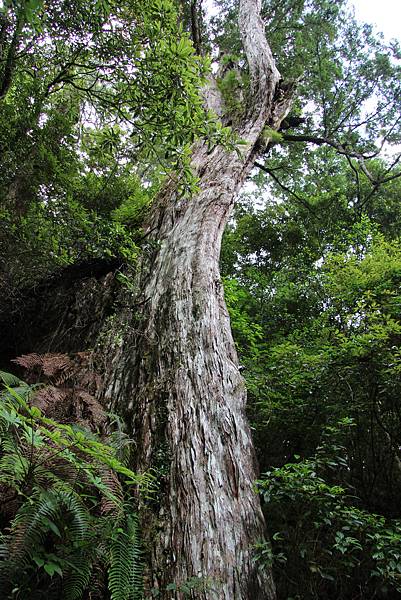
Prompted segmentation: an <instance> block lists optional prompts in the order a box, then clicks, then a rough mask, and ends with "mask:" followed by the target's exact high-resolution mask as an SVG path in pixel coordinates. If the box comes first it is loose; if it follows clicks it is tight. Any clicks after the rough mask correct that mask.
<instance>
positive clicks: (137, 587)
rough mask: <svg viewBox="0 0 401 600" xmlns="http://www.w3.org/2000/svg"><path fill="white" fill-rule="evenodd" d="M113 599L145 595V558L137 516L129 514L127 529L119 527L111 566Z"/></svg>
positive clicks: (135, 598) (134, 598) (130, 598)
mask: <svg viewBox="0 0 401 600" xmlns="http://www.w3.org/2000/svg"><path fill="white" fill-rule="evenodd" d="M108 575H109V590H110V592H111V600H140V599H141V598H142V596H143V559H142V548H141V544H140V539H139V527H138V521H137V518H136V517H134V516H127V518H126V527H125V531H124V529H122V528H117V530H116V531H115V533H114V535H113V541H112V544H111V555H110V567H109V573H108Z"/></svg>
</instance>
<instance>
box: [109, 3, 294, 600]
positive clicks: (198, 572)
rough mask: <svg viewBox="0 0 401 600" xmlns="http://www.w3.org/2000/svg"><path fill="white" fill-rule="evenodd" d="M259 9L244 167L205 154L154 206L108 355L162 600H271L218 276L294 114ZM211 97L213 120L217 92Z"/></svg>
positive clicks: (247, 33) (245, 27)
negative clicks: (262, 156) (234, 214)
mask: <svg viewBox="0 0 401 600" xmlns="http://www.w3.org/2000/svg"><path fill="white" fill-rule="evenodd" d="M258 4H259V3H258V2H255V1H243V2H242V3H241V14H240V24H241V32H242V37H243V42H244V47H245V50H246V52H247V55H248V62H249V66H250V73H251V77H252V82H253V83H252V85H253V89H252V94H253V100H254V102H253V104H252V107H251V108H250V110H249V111H248V114H247V117H246V118H245V119H244V123H243V126H242V128H241V131H240V136H241V138H242V139H243V140H244V141H245V142H246V145H245V146H242V147H243V148H245V149H244V150H243V152H242V156H239V155H238V154H237V153H235V152H228V151H226V150H224V149H223V148H221V147H218V148H215V149H214V150H213V151H212V152H211V153H208V152H207V149H206V147H205V146H204V145H201V144H200V145H199V146H198V147H197V148H196V150H195V151H194V157H193V166H194V170H196V172H197V174H198V176H199V178H200V183H199V185H200V190H201V191H200V192H199V193H198V194H197V195H195V196H194V197H192V198H191V199H182V198H181V199H180V198H179V197H178V196H177V193H176V186H175V185H174V183H173V182H172V181H171V182H170V183H169V184H168V185H167V186H166V187H165V189H164V191H163V192H162V193H161V194H160V196H159V198H158V199H157V201H156V203H155V207H154V210H153V214H152V218H151V221H150V223H149V226H148V236H149V241H150V244H149V251H148V253H147V255H146V256H144V257H143V260H142V263H141V266H140V274H139V277H138V286H139V289H140V294H139V295H138V297H137V298H136V299H135V303H134V305H133V307H132V310H131V312H130V314H129V316H128V317H127V316H125V330H124V333H123V335H122V338H121V339H120V342H119V344H118V348H116V347H115V345H116V344H115V342H114V346H113V348H112V349H110V348H109V350H108V354H109V355H111V356H112V360H111V362H110V364H109V368H108V375H107V389H106V393H105V394H106V398H107V399H108V401H109V403H110V405H111V408H112V409H113V410H114V411H116V412H118V413H120V414H122V415H124V416H125V419H126V421H127V423H128V424H129V426H130V431H131V433H132V435H133V437H134V439H135V443H136V465H135V467H136V468H137V469H139V470H145V469H148V468H150V467H152V468H154V469H156V472H157V474H158V477H159V479H161V480H162V486H161V491H160V494H159V495H158V499H157V502H153V503H150V504H149V505H148V507H147V509H146V510H147V515H148V522H147V538H148V544H150V545H151V567H150V577H149V583H148V588H149V589H151V588H152V587H155V588H157V589H158V590H160V596H159V597H160V598H163V599H164V598H172V597H174V598H180V599H181V598H184V595H183V593H182V592H180V591H179V589H178V590H177V591H176V592H173V594H172V592H171V591H170V592H168V593H167V592H166V591H165V588H166V585H167V584H169V583H175V584H176V585H177V587H178V588H179V587H180V586H181V585H182V584H184V583H185V582H186V581H188V580H191V579H192V578H194V577H199V578H202V579H203V581H204V583H206V587H208V585H209V586H210V587H209V589H207V590H201V589H198V590H196V591H194V592H193V595H192V596H191V597H193V598H199V599H202V600H211V599H213V598H216V599H221V600H223V599H224V600H262V599H264V600H271V599H273V598H274V597H275V592H274V585H273V582H272V578H271V575H270V573H268V572H266V571H259V570H258V569H257V568H256V566H255V562H254V560H253V557H252V554H253V546H254V544H255V543H256V542H257V541H259V540H261V539H263V536H264V521H263V516H262V512H261V509H260V504H259V500H258V497H257V496H256V494H255V492H254V489H253V482H254V479H255V476H256V472H255V464H254V452H253V447H252V439H251V433H250V430H249V426H248V424H247V421H246V417H245V414H244V411H245V401H246V392H245V386H244V382H243V379H242V377H241V375H240V373H239V371H238V361H237V355H236V352H235V348H234V344H233V339H232V335H231V331H230V324H229V318H228V314H227V310H226V307H225V304H224V298H223V291H222V286H221V281H220V275H219V267H218V263H219V254H220V244H221V238H222V234H223V230H224V227H225V224H226V222H227V219H228V216H229V213H230V209H231V207H232V206H233V203H234V200H235V197H236V194H237V192H238V190H239V188H240V186H241V184H242V183H243V181H244V178H245V177H246V176H247V175H248V173H249V171H250V169H251V168H252V164H253V160H254V157H255V153H256V152H257V148H258V144H259V143H260V138H261V134H262V131H263V129H264V128H265V126H266V125H269V126H270V127H277V126H278V124H279V123H280V121H281V119H282V118H284V116H285V114H286V113H287V112H288V106H289V100H288V98H286V99H285V101H284V99H283V97H280V94H277V91H278V84H279V77H280V76H279V73H278V72H277V70H276V69H275V66H274V62H273V58H272V56H271V52H270V48H269V47H268V45H267V43H266V40H265V38H264V32H263V26H262V23H261V21H260V18H259V13H258ZM251 38H252V39H251ZM255 46H256V48H255ZM209 97H212V98H213V102H214V105H215V107H217V108H218V100H217V104H216V98H217V97H216V89H214V93H213V94H209ZM278 98H279V100H278ZM114 337H118V336H114ZM111 352H112V354H110V353H111Z"/></svg>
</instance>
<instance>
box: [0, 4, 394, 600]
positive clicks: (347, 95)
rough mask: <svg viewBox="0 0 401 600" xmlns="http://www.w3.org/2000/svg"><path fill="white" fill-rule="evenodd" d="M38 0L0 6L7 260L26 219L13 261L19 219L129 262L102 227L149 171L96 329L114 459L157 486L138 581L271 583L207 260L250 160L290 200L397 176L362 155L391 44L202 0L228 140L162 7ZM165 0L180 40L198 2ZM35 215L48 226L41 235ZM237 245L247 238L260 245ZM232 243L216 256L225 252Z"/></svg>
mask: <svg viewBox="0 0 401 600" xmlns="http://www.w3.org/2000/svg"><path fill="white" fill-rule="evenodd" d="M41 4H42V3H40V2H34V1H32V2H29V3H11V2H8V3H6V7H7V10H6V12H5V17H4V18H3V19H2V22H1V32H2V33H1V35H2V38H1V39H2V47H1V51H2V70H1V72H0V75H1V77H2V84H1V90H2V91H1V94H2V98H1V100H0V102H1V103H2V104H1V105H0V109H1V115H0V116H1V123H0V124H1V127H2V148H1V150H2V155H1V160H2V166H3V172H4V174H5V175H4V181H3V182H2V186H1V195H2V196H1V197H2V200H3V205H4V206H5V210H4V215H5V216H6V217H7V219H5V222H6V223H7V225H8V227H9V229H8V230H7V232H6V233H5V234H4V233H3V239H4V245H5V247H6V248H8V256H11V255H12V250H13V246H12V244H11V245H10V243H9V240H10V239H11V240H16V239H18V233H19V229H18V223H20V224H23V225H24V229H23V231H24V232H28V233H29V234H30V238H29V243H30V244H31V246H29V244H26V246H25V245H24V244H22V249H23V254H24V259H23V260H27V259H26V255H27V254H29V251H28V252H27V251H26V247H28V248H30V247H32V244H33V242H32V240H33V239H34V238H35V235H36V232H37V231H38V228H37V227H36V225H35V223H36V221H35V219H37V218H38V215H39V217H40V227H39V231H41V232H42V237H41V238H40V239H39V242H38V243H37V246H36V248H37V249H38V250H39V249H40V250H41V251H42V252H43V247H44V248H45V249H46V252H47V254H48V255H51V256H52V257H53V256H54V255H56V257H57V258H58V259H60V257H61V258H63V259H64V258H65V253H66V255H67V258H66V260H67V261H70V262H72V263H74V262H79V261H80V260H82V258H87V257H88V256H97V257H98V256H105V255H107V254H112V255H116V254H117V256H118V257H119V258H120V260H121V256H123V257H126V256H127V255H128V256H129V257H130V258H132V254H133V253H135V252H136V246H135V244H134V243H132V244H131V245H130V244H128V247H127V244H124V243H121V242H120V237H121V236H122V237H124V236H127V235H128V232H127V230H126V229H124V228H121V227H122V226H121V222H119V221H118V219H119V218H121V217H122V220H123V225H125V221H124V219H125V217H126V216H127V214H128V216H130V218H131V221H130V219H128V221H127V222H128V224H129V225H131V226H132V224H133V222H134V221H135V218H136V221H135V224H136V225H137V224H138V221H140V219H138V215H136V217H135V218H134V219H132V213H131V215H130V209H132V207H134V208H135V207H136V208H138V206H139V207H140V208H142V207H144V206H148V204H149V200H150V196H151V194H150V193H149V187H150V188H152V186H153V188H156V189H157V188H159V189H160V191H159V192H158V194H157V195H156V197H155V199H154V201H153V203H152V205H151V208H150V210H149V214H148V217H147V223H146V226H145V229H144V231H143V232H142V233H141V234H140V235H138V237H136V238H135V241H138V239H140V240H141V241H142V246H143V248H142V253H141V258H140V260H139V263H138V264H137V266H136V274H135V276H134V277H133V278H132V280H130V281H129V285H128V288H127V289H126V290H125V291H124V290H122V296H124V297H123V299H122V304H123V306H124V309H123V310H122V311H121V315H119V316H118V318H117V319H114V321H113V328H112V331H109V332H108V334H107V331H106V332H103V335H102V336H101V340H102V344H103V349H102V351H101V353H102V354H103V356H104V357H105V365H106V374H105V382H104V383H105V388H104V394H103V396H104V399H105V401H106V402H107V404H108V406H109V407H111V409H112V410H113V411H114V412H117V413H118V414H120V415H121V416H123V417H124V420H125V422H126V423H127V427H128V431H129V433H130V435H132V437H133V438H134V440H135V452H134V464H133V468H135V469H136V470H137V471H146V470H149V469H154V470H155V471H156V473H157V474H158V477H159V478H160V493H159V496H158V498H157V499H153V500H150V501H145V502H144V506H143V510H142V513H143V514H142V516H143V520H142V522H143V534H144V539H145V546H146V548H147V549H148V551H149V554H150V555H151V560H150V564H149V573H148V578H147V588H148V592H149V593H150V591H151V590H152V589H153V592H154V593H155V594H157V593H158V594H159V597H161V598H168V597H171V595H173V596H175V597H176V598H179V599H180V600H181V599H182V598H184V597H185V589H188V587H187V588H186V587H185V586H188V585H191V586H192V588H190V589H192V592H191V593H192V594H193V595H194V596H195V597H196V598H199V599H200V600H206V599H210V598H211V597H213V595H214V596H215V597H216V598H222V599H225V600H228V599H230V600H248V599H251V598H252V600H253V599H255V600H258V599H260V600H262V599H268V600H271V599H273V598H274V597H275V591H274V585H273V582H272V578H271V573H270V568H269V567H268V566H267V567H265V568H264V569H258V568H257V567H256V564H255V562H254V558H253V555H254V546H255V544H256V543H257V542H260V541H261V540H262V539H263V537H264V521H263V516H262V513H261V509H260V505H259V500H258V497H257V496H256V494H255V492H254V490H253V482H254V480H255V478H256V470H255V464H254V451H253V444H252V438H251V433H250V429H249V426H248V424H247V421H246V417H245V398H246V393H245V386H244V382H243V379H242V377H241V375H240V373H239V370H238V359H237V355H236V351H235V348H234V344H233V340H232V336H231V331H230V324H229V318H228V314H227V310H226V307H225V303H224V297H223V291H222V285H221V281H220V275H219V264H218V263H219V255H220V244H221V237H222V234H223V231H224V227H225V225H226V223H227V220H228V218H229V215H230V211H231V209H232V207H233V205H234V201H235V198H236V195H237V194H238V191H239V189H240V187H241V185H242V183H243V182H244V181H245V179H246V178H247V177H248V176H249V175H250V173H251V171H252V169H253V167H254V166H255V165H257V166H258V168H259V169H260V173H263V175H262V174H260V173H259V175H258V178H259V181H260V182H261V183H262V184H265V185H266V180H265V179H264V175H266V176H268V177H269V178H270V179H269V180H268V181H269V182H270V183H268V184H267V185H269V186H271V187H270V189H272V190H273V191H274V193H276V194H279V193H280V194H281V193H285V194H289V195H290V196H291V197H292V198H293V199H294V201H295V202H297V203H298V204H300V205H301V206H302V207H303V209H304V210H305V211H306V214H307V215H313V214H314V213H316V212H318V211H319V210H320V209H321V211H322V212H323V213H325V214H326V211H325V204H324V203H325V202H327V203H328V202H331V203H332V205H334V206H335V207H336V202H337V201H338V203H339V204H340V205H341V203H344V202H349V203H353V205H355V211H356V212H358V211H359V212H362V211H363V209H364V206H366V204H367V203H368V202H369V200H370V199H371V198H372V197H373V196H374V195H375V194H376V193H377V192H378V190H379V189H380V188H381V187H382V186H385V185H386V184H388V183H390V182H391V181H392V180H393V178H395V177H398V176H399V169H398V170H397V163H398V160H399V159H398V158H395V157H394V158H392V159H390V161H388V162H385V161H380V160H378V159H377V157H378V155H379V151H380V149H381V148H383V147H385V146H386V145H387V144H389V143H391V142H397V141H399V133H400V132H399V111H398V109H397V106H399V99H400V95H399V82H398V83H397V82H396V78H395V75H396V74H397V68H396V66H395V61H396V59H397V56H398V49H397V47H396V46H395V45H392V46H389V47H385V45H384V44H383V43H382V42H380V40H379V41H378V40H377V39H376V38H374V37H373V36H372V32H371V30H370V29H369V28H368V27H358V26H357V25H356V24H355V22H354V21H353V19H352V17H351V16H350V15H349V14H348V13H347V11H345V10H344V3H343V2H331V1H330V0H314V1H313V2H306V1H303V0H284V1H282V2H263V3H262V2H260V0H241V1H240V2H239V3H238V2H231V1H227V0H222V1H220V2H218V5H219V7H220V16H219V17H217V18H216V19H215V21H214V23H213V31H214V37H213V41H212V46H213V49H214V50H219V52H220V54H219V62H220V66H219V69H218V71H217V73H216V75H215V76H212V75H209V76H208V79H207V82H206V83H205V81H204V88H203V98H204V104H205V105H206V107H207V108H208V109H210V110H212V111H214V113H215V115H217V116H218V117H219V118H220V119H221V120H222V122H223V124H224V125H227V126H228V125H230V126H231V131H232V132H233V134H234V138H235V139H236V141H235V139H234V140H233V137H232V136H231V134H230V132H229V130H228V129H227V128H225V127H221V126H219V125H217V124H216V121H215V120H214V119H213V118H211V117H210V114H209V115H207V114H206V113H205V111H204V110H203V109H202V100H201V97H200V95H199V93H198V91H199V90H198V87H199V85H200V77H201V76H202V75H204V73H205V63H204V61H203V60H202V59H200V58H198V57H196V56H195V54H194V52H193V49H192V47H191V45H190V43H189V41H188V38H186V37H185V36H184V35H183V32H182V29H181V28H180V27H179V26H177V14H176V12H175V10H174V6H173V4H172V3H170V2H168V1H167V0H164V1H160V0H154V1H152V2H149V3H140V2H135V1H133V0H127V2H124V3H120V2H119V3H113V2H110V3H109V2H93V3H91V4H90V10H89V9H88V4H87V3H82V2H79V1H78V0H77V1H76V2H75V3H74V4H73V5H72V8H71V6H70V3H65V2H62V1H61V2H54V3H53V2H51V3H49V7H47V5H46V6H45V9H44V12H43V11H42V12H40V11H41ZM179 5H180V6H181V7H182V6H184V9H185V10H184V11H183V17H184V20H186V23H187V28H188V29H189V30H190V31H191V32H192V36H193V42H194V45H195V48H196V50H197V52H199V53H201V52H202V51H203V48H202V43H203V41H204V37H205V28H204V26H203V24H201V23H200V21H199V16H200V12H201V11H200V8H201V7H200V6H199V4H197V3H196V2H190V3H186V2H185V3H182V2H180V3H179ZM7 11H8V12H7ZM94 15H95V16H96V15H97V17H96V18H94ZM29 23H33V25H31V26H29ZM265 29H266V30H267V33H268V40H269V42H268V41H267V39H266V35H265ZM127 31H129V32H130V35H127ZM209 43H211V42H210V40H209ZM33 47H35V48H38V52H37V53H34V52H32V48H33ZM280 73H282V75H281V74H280ZM296 82H297V85H296ZM296 88H297V89H296ZM372 97H373V103H374V106H373V108H372ZM94 114H95V115H96V116H95V118H93V115H94ZM172 117H174V118H173V120H172ZM91 120H93V121H94V123H93V127H92V128H91V127H90V126H88V121H91ZM171 120H172V122H171ZM110 125H112V126H110ZM82 132H83V133H82ZM94 138H95V142H94V141H93V139H94ZM7 139H8V140H9V141H8V142H6V140H7ZM10 140H11V141H10ZM77 140H78V141H77ZM88 140H89V141H88ZM218 142H225V143H224V144H223V145H217V144H216V143H218ZM314 148H317V149H316V150H313V149H314ZM120 153H121V154H120ZM189 162H190V164H191V169H192V171H191V169H190V168H189ZM160 163H162V164H163V169H162V168H161V167H160ZM164 167H168V169H164ZM345 167H348V170H346V169H345ZM165 170H168V175H167V177H164V178H163V175H164V172H165ZM327 175H330V177H328V176H327ZM195 178H196V180H197V182H196V191H195V192H194V189H195ZM344 181H346V182H347V184H344ZM155 182H156V183H155ZM141 184H142V187H141ZM188 189H189V190H192V192H193V193H192V195H191V196H190V197H188V194H186V195H185V194H184V193H183V192H184V191H188ZM135 203H136V204H135ZM13 211H14V212H15V213H18V215H19V218H20V220H19V221H17V220H16V219H15V218H14V217H13V215H11V216H10V214H11V213H12V212H13ZM32 215H33V216H32ZM124 215H125V216H124ZM289 215H290V213H289ZM337 215H338V212H337V211H336V209H333V210H331V211H329V212H327V218H328V219H329V218H330V219H332V220H335V219H336V218H337ZM290 216H291V215H290ZM33 217H34V218H33ZM282 218H283V219H284V220H285V219H288V218H289V217H288V215H287V214H283V215H282ZM46 219H48V220H50V221H52V220H54V222H55V230H56V233H57V235H55V242H56V243H55V244H53V245H52V247H51V251H49V246H47V245H46V243H47V242H46V240H45V236H46V233H45V235H43V232H46V231H47V232H48V231H49V226H48V223H47V221H46ZM116 221H117V222H116ZM110 222H111V223H112V224H113V223H116V227H115V228H114V229H113V228H110ZM267 222H268V225H269V232H270V239H269V244H268V253H269V261H270V263H269V268H270V271H269V269H267V271H269V274H270V275H271V271H274V268H275V267H277V265H278V264H279V262H280V260H281V259H282V257H283V254H282V253H281V252H280V245H281V244H282V243H283V239H284V243H286V240H287V239H290V238H291V239H292V240H294V239H295V240H296V239H297V236H298V237H299V236H302V235H303V232H302V231H301V232H300V231H299V229H297V227H296V224H294V223H291V227H289V228H288V230H286V229H285V228H284V231H281V227H280V225H281V222H280V219H279V218H277V216H276V215H275V216H274V218H272V220H271V222H270V221H268V220H267ZM32 223H34V225H32ZM44 223H46V226H47V229H46V227H45V225H44ZM60 223H61V224H62V225H63V227H61V226H60ZM16 224H17V225H16ZM117 225H118V227H117ZM324 227H326V229H327V230H329V229H330V228H329V226H328V224H327V223H326V224H325V223H324V220H323V221H321V220H320V221H319V222H318V224H316V226H315V227H311V228H310V229H308V228H306V229H307V232H308V234H309V232H311V234H312V238H313V241H314V242H315V245H314V247H313V251H311V255H313V256H312V258H311V257H309V260H313V259H316V260H317V259H318V258H320V255H319V251H320V250H321V249H322V244H321V238H322V236H323V231H322V229H324ZM29 228H31V229H29ZM57 228H58V229H57ZM69 228H72V230H73V235H72V236H71V237H68V236H69V233H68V236H67V233H66V232H69ZM250 234H251V231H250ZM283 235H284V238H283ZM66 236H67V237H68V239H67V242H66V239H65V238H66ZM119 236H120V237H119ZM291 236H292V237H291ZM128 237H129V235H128ZM109 238H111V239H112V240H117V242H118V243H116V244H115V246H111V245H110V239H109ZM264 238H266V235H264ZM88 240H89V241H88ZM124 240H125V238H124ZM124 240H123V242H124ZM131 242H132V239H131ZM0 243H2V238H0ZM264 243H265V242H264ZM7 244H8V245H7ZM249 246H250V247H252V248H254V246H253V245H252V244H249ZM288 246H291V244H288ZM295 246H296V245H295ZM116 247H117V248H116ZM10 248H11V249H10ZM60 248H61V250H60ZM291 249H292V251H294V250H293V249H294V245H293V246H292V247H291ZM258 251H260V252H261V254H262V255H263V252H266V248H265V247H264V246H263V243H261V245H260V247H259V248H256V252H258ZM63 252H64V253H63ZM251 254H252V253H251ZM232 255H233V256H234V260H232V262H231V268H232V269H234V270H235V256H236V250H235V248H234V249H232ZM285 259H288V257H285ZM249 260H250V262H251V263H252V261H253V260H254V257H252V256H251V257H250V258H249ZM274 261H276V262H274ZM9 262H10V264H14V271H13V272H12V274H13V275H16V274H17V275H19V272H18V269H16V268H15V263H13V262H12V261H9ZM60 262H61V260H60ZM4 263H5V265H4V273H5V274H6V275H7V274H10V267H9V265H8V263H7V261H4ZM17 264H18V263H17ZM11 271H12V270H11ZM28 271H29V269H25V273H27V272H28ZM50 271H51V268H50ZM3 277H4V279H6V276H5V275H4V276H3ZM281 309H282V306H281V305H280V310H281ZM286 316H287V313H286ZM279 318H281V319H282V320H284V319H283V316H282V315H280V317H279ZM107 325H108V326H109V325H110V323H108V324H107V323H106V325H105V329H107ZM287 327H289V328H290V324H289V323H288V324H287ZM105 338H106V339H107V340H108V341H106V342H105ZM262 443H263V442H262ZM194 586H195V587H194ZM196 586H197V587H196Z"/></svg>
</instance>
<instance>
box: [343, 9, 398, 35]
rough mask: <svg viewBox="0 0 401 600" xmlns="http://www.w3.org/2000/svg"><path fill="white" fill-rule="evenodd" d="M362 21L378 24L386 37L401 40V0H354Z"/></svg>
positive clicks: (357, 15) (357, 13) (358, 15)
mask: <svg viewBox="0 0 401 600" xmlns="http://www.w3.org/2000/svg"><path fill="white" fill-rule="evenodd" d="M351 3H352V4H353V5H354V7H355V15H356V17H357V18H358V19H359V20H360V21H365V22H366V23H371V24H373V25H376V27H377V29H378V30H379V31H382V32H383V33H384V35H385V37H386V38H397V39H398V40H401V1H400V0H352V2H351Z"/></svg>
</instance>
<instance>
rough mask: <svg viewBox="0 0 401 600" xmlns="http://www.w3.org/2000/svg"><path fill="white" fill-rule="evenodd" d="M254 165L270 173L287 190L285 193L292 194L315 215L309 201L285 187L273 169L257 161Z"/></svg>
mask: <svg viewBox="0 0 401 600" xmlns="http://www.w3.org/2000/svg"><path fill="white" fill-rule="evenodd" d="M254 164H255V167H258V169H261V171H264V173H267V174H268V175H270V177H271V178H272V179H273V181H275V182H276V183H277V185H278V186H279V187H280V188H281V189H282V190H283V191H284V192H287V194H290V195H291V196H293V197H294V198H295V200H297V202H299V203H300V204H302V206H303V207H304V208H307V209H308V210H309V211H310V212H311V213H312V214H313V215H314V216H315V211H314V210H313V208H312V207H311V205H310V204H309V202H307V200H305V199H304V198H302V196H299V195H298V194H297V193H296V192H294V190H291V189H290V188H289V187H287V186H286V185H284V183H282V182H281V181H280V180H279V179H278V177H277V176H276V175H275V174H274V173H273V171H274V170H275V169H269V168H268V167H266V166H265V165H262V163H259V162H255V163H254Z"/></svg>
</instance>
